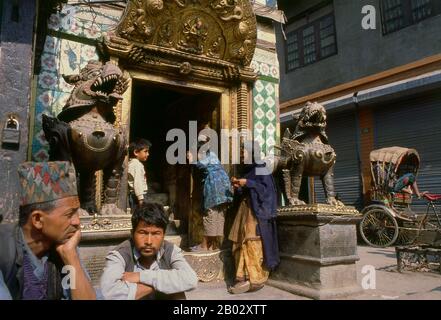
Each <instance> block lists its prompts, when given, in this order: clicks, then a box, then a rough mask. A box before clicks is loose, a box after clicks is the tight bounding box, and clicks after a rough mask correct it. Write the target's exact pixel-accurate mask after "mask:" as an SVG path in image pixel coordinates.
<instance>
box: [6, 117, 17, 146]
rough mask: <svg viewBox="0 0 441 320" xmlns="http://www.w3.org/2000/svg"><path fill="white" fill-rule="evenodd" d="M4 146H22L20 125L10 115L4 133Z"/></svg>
mask: <svg viewBox="0 0 441 320" xmlns="http://www.w3.org/2000/svg"><path fill="white" fill-rule="evenodd" d="M2 144H12V145H19V144H20V123H19V122H18V120H17V119H15V117H14V116H12V115H10V116H9V118H8V120H7V121H6V123H5V126H4V128H3V132H2Z"/></svg>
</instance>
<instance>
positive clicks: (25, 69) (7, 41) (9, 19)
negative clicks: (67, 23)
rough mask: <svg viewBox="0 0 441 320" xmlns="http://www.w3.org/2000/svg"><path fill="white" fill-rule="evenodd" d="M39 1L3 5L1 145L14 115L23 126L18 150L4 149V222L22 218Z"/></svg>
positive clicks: (0, 201)
mask: <svg viewBox="0 0 441 320" xmlns="http://www.w3.org/2000/svg"><path fill="white" fill-rule="evenodd" d="M35 2H36V1H35V0H22V1H18V2H16V3H15V5H16V7H14V2H13V1H1V2H0V5H3V7H2V10H0V12H1V14H2V16H1V20H0V21H1V34H0V76H1V80H0V130H1V131H0V141H1V139H2V137H3V136H2V131H3V128H4V125H5V121H6V119H7V117H8V115H9V114H14V115H15V116H16V118H17V119H18V120H19V123H20V145H19V148H18V149H17V150H15V149H7V148H4V146H2V145H0V181H1V182H2V183H1V184H0V193H1V194H2V196H1V197H0V214H1V215H3V219H4V220H3V222H7V221H11V220H13V219H14V218H16V217H18V205H19V204H18V200H19V195H18V193H19V183H18V175H17V166H18V165H19V164H20V163H21V162H23V161H25V160H26V153H27V148H28V120H29V105H30V93H31V79H32V50H33V28H34V21H35V14H36V7H35Z"/></svg>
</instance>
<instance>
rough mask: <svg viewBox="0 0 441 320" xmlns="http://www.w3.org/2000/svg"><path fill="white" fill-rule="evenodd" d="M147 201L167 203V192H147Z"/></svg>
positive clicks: (164, 204) (165, 204)
mask: <svg viewBox="0 0 441 320" xmlns="http://www.w3.org/2000/svg"><path fill="white" fill-rule="evenodd" d="M147 200H148V202H154V203H159V204H161V205H163V206H168V205H169V196H168V193H147Z"/></svg>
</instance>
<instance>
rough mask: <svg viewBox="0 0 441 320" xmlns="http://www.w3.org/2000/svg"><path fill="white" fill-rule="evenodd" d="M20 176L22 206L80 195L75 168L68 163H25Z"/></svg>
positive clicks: (20, 168)
mask: <svg viewBox="0 0 441 320" xmlns="http://www.w3.org/2000/svg"><path fill="white" fill-rule="evenodd" d="M18 176H19V180H20V187H21V197H20V206H25V205H28V204H33V203H41V202H48V201H54V200H58V199H62V198H66V197H72V196H77V195H78V191H77V180H76V174H75V168H74V167H73V165H72V164H71V163H70V162H67V161H50V162H24V163H22V164H20V165H19V166H18Z"/></svg>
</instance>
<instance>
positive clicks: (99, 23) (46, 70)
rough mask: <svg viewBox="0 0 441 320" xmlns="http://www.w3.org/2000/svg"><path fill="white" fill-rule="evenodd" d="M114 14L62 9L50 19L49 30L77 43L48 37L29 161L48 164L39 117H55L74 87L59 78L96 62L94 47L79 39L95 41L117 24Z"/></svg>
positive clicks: (74, 8) (85, 8)
mask: <svg viewBox="0 0 441 320" xmlns="http://www.w3.org/2000/svg"><path fill="white" fill-rule="evenodd" d="M118 19H119V16H118V15H115V12H110V11H103V12H101V11H97V10H95V11H94V12H91V11H90V9H89V8H88V7H78V6H68V5H66V6H64V8H63V9H62V10H61V12H60V13H58V14H53V15H51V17H50V18H49V21H48V27H49V29H50V30H53V31H59V32H62V33H67V34H71V35H75V36H78V41H72V40H66V39H61V38H59V37H56V36H47V37H46V40H45V45H44V49H43V53H42V55H41V72H40V74H39V75H38V78H37V90H36V95H37V96H36V99H35V106H34V107H35V108H34V109H35V111H34V112H35V117H34V119H35V120H34V124H33V138H32V160H34V161H47V160H48V159H49V155H48V145H47V142H46V139H45V137H44V133H43V130H42V127H41V115H42V114H47V115H51V116H54V117H55V116H57V115H58V114H59V113H60V112H61V110H62V108H63V106H64V105H65V103H66V101H67V99H68V98H69V94H70V92H71V91H72V88H73V86H72V85H69V84H67V83H66V82H65V81H64V79H63V78H62V77H61V75H62V74H76V73H78V72H79V70H80V69H81V68H82V67H84V66H85V65H86V64H87V62H88V61H89V60H93V59H95V60H97V59H98V55H97V53H96V49H95V47H94V46H90V45H85V44H83V43H81V42H82V41H81V38H86V39H96V38H98V37H100V36H101V35H102V33H103V32H105V31H107V30H108V29H109V28H111V27H113V26H114V25H115V24H116V23H117V22H118Z"/></svg>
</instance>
